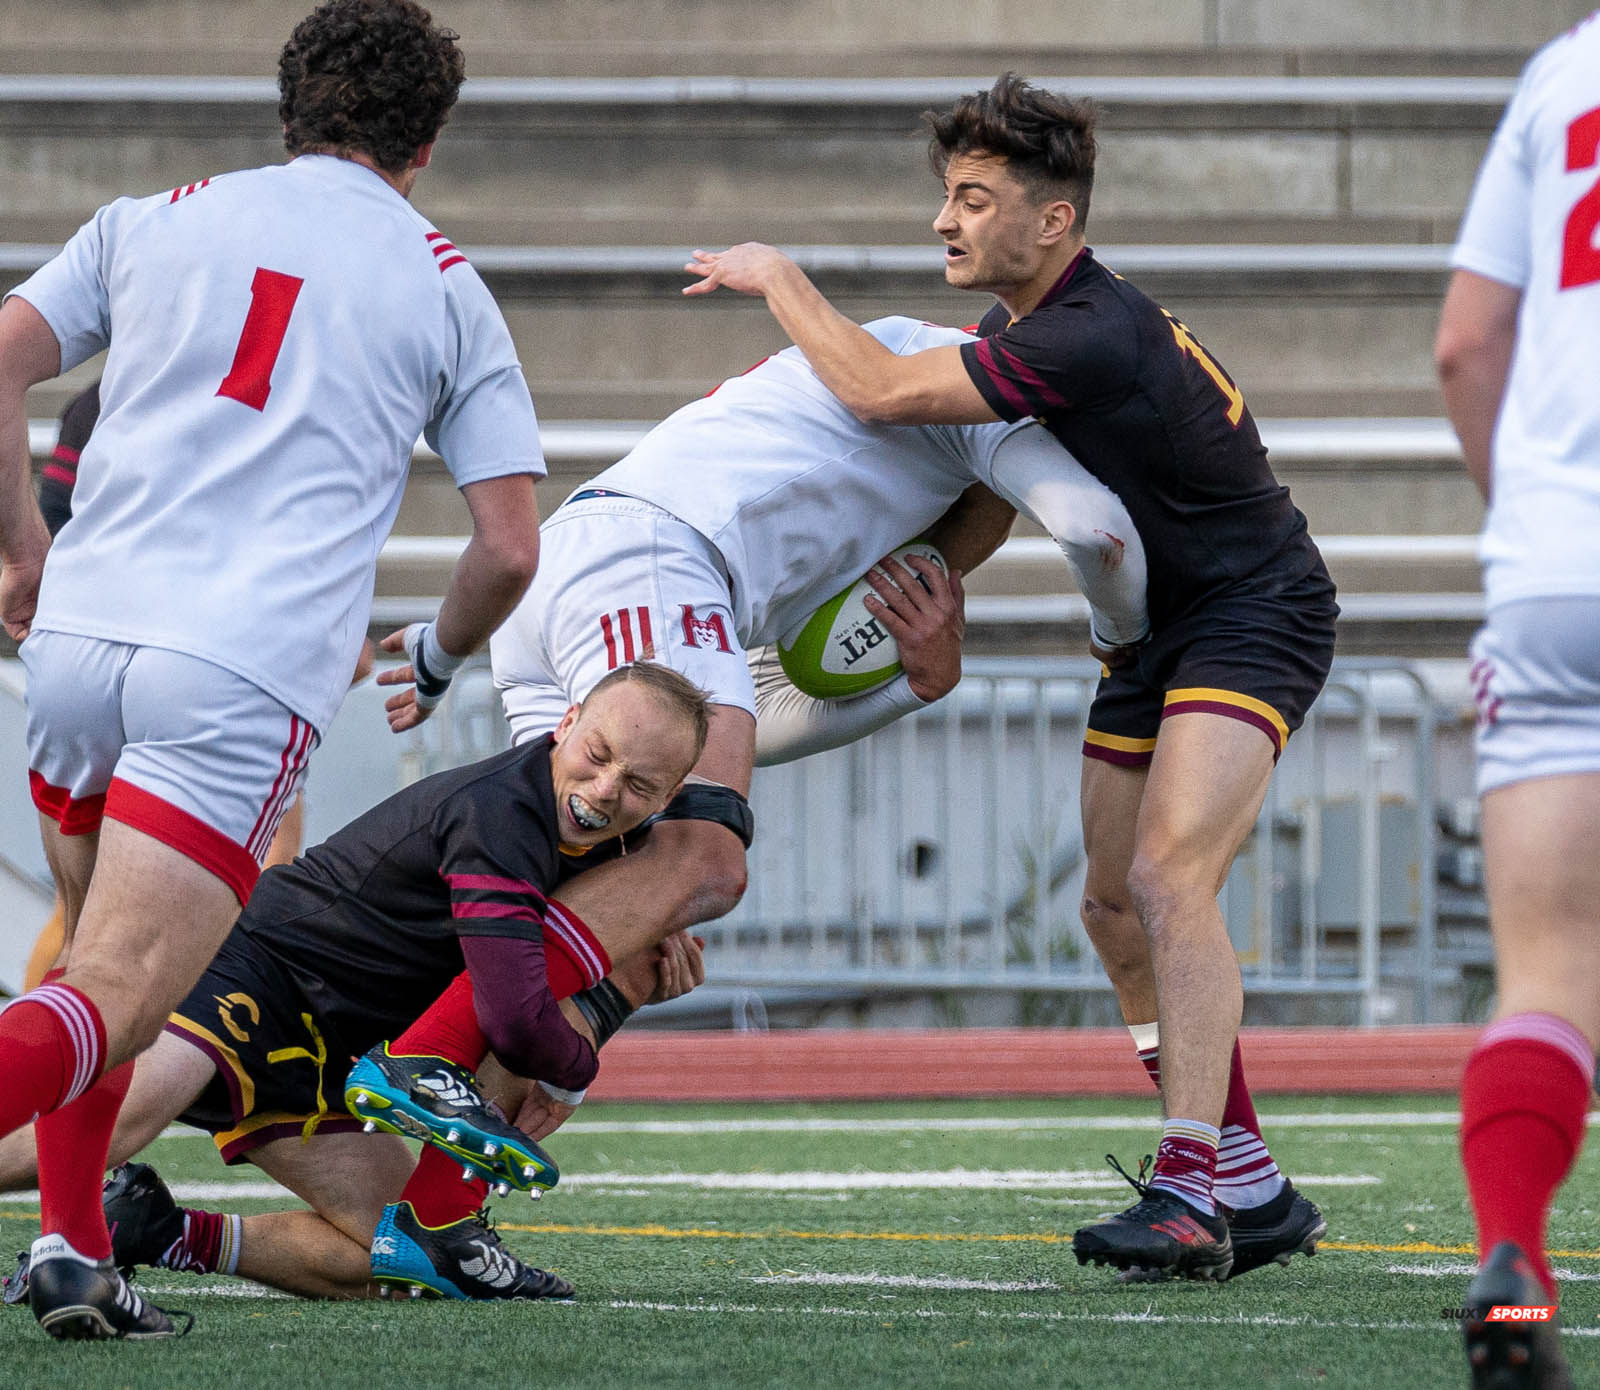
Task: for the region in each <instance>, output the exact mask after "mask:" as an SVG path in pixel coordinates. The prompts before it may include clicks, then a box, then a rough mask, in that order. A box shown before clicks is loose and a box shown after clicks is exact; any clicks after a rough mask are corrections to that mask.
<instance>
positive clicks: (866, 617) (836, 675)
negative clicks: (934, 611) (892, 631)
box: [778, 541, 950, 700]
mask: <svg viewBox="0 0 1600 1390" xmlns="http://www.w3.org/2000/svg"><path fill="white" fill-rule="evenodd" d="M908 555H919V556H921V557H922V558H923V559H925V560H928V561H929V562H930V563H932V564H934V565H937V566H938V567H939V569H940V570H941V571H942V572H944V573H946V574H948V573H949V572H950V571H949V566H948V565H946V564H945V562H944V556H942V555H941V554H939V552H938V550H936V549H935V548H934V547H933V546H932V545H930V544H929V543H928V542H927V541H912V542H910V544H908V545H902V546H901V547H900V548H899V549H898V550H896V551H894V558H895V559H896V560H899V561H900V563H901V564H905V560H906V556H908ZM912 572H913V573H915V571H912ZM918 582H919V583H920V582H921V581H920V580H919V581H918ZM872 592H873V590H872V585H870V584H869V583H867V581H866V578H865V576H863V577H862V578H860V579H858V580H856V582H855V583H854V584H852V585H850V586H849V587H848V588H846V589H841V590H840V591H839V592H838V593H836V594H835V595H834V596H833V597H832V598H831V599H829V600H828V601H827V602H826V603H825V604H823V605H822V607H821V608H819V609H817V611H816V612H815V613H813V614H812V615H811V616H810V617H809V618H807V619H806V622H805V626H804V627H802V628H801V629H800V631H799V632H797V633H795V634H793V636H792V637H791V638H790V639H788V640H780V641H779V643H778V661H779V663H780V664H781V665H782V667H783V673H784V675H786V676H788V677H789V679H790V680H791V681H793V682H794V684H795V687H796V689H798V690H801V691H803V692H804V693H805V694H807V695H810V696H811V697H812V698H813V699H817V700H839V699H845V698H848V697H849V696H851V695H864V694H866V693H867V691H869V690H876V689H877V688H878V687H879V686H881V685H887V684H888V683H889V682H890V681H892V680H893V679H894V678H895V677H896V676H898V675H899V674H900V648H899V646H898V645H897V644H896V642H895V640H894V638H893V637H891V636H890V635H889V630H888V629H887V628H886V627H884V625H883V624H882V622H880V621H879V620H878V619H877V618H875V617H873V616H872V614H871V613H870V612H869V611H868V610H867V605H866V602H865V600H866V599H867V598H868V596H869V595H872Z"/></svg>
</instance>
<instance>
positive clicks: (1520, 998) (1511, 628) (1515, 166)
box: [1437, 16, 1600, 1386]
mask: <svg viewBox="0 0 1600 1390" xmlns="http://www.w3.org/2000/svg"><path fill="white" fill-rule="evenodd" d="M1596 71H1600V17H1596V16H1591V17H1590V18H1589V19H1588V20H1586V21H1585V22H1584V23H1582V24H1580V25H1579V26H1578V27H1577V28H1575V29H1573V30H1571V31H1570V32H1569V33H1567V34H1565V35H1563V36H1562V37H1561V38H1558V39H1556V40H1555V41H1553V42H1552V43H1550V44H1548V45H1547V46H1546V47H1544V48H1543V49H1541V50H1540V51H1539V52H1538V53H1537V54H1536V55H1535V56H1534V58H1533V59H1532V60H1531V61H1530V62H1529V64H1528V66H1527V68H1526V69H1525V70H1524V72H1523V74H1522V79H1521V81H1520V83H1519V84H1518V86H1517V90H1516V93H1515V95H1514V96H1513V97H1512V99H1511V104H1510V105H1509V106H1508V107H1507V109H1506V113H1505V116H1504V118H1503V119H1502V121H1501V123H1500V128H1499V129H1498V131H1496V133H1495V137H1494V140H1493V142H1492V143H1491V145H1490V147H1489V152H1488V155H1487V156H1486V158H1485V159H1484V163H1483V167H1482V169H1481V170H1480V172H1479V175H1478V181H1477V186H1476V188H1475V189H1474V190H1473V194H1472V201H1471V204H1470V206H1469V207H1468V210H1467V215H1466V218H1465V220H1464V221H1463V223H1462V226H1461V233H1460V239H1459V241H1458V242H1457V244H1456V249H1455V255H1454V258H1453V262H1454V265H1455V267H1456V270H1455V274H1454V276H1453V277H1452V279H1451V282H1450V288H1449V291H1448V293H1447V295H1446V298H1445V303H1444V310H1443V314H1442V317H1441V321H1440V325H1439V338H1438V345H1437V356H1438V364H1439V375H1440V382H1441V385H1442V387H1443V389H1444V397H1445V406H1446V408H1447V410H1448V411H1449V414H1450V419H1451V422H1452V423H1453V424H1454V425H1455V428H1456V433H1457V434H1458V435H1459V436H1460V439H1461V450H1462V454H1463V456H1464V458H1465V460H1466V465H1467V469H1468V471H1469V472H1470V473H1471V475H1472V478H1473V480H1474V481H1475V482H1476V483H1477V485H1478V488H1479V490H1480V491H1481V492H1482V493H1483V495H1484V498H1485V499H1486V500H1487V502H1488V504H1489V512H1488V517H1487V520H1486V521H1485V524H1484V532H1483V544H1482V559H1483V577H1484V590H1485V597H1486V617H1485V622H1484V627H1483V630H1482V631H1481V632H1480V633H1479V634H1478V636H1477V638H1476V639H1475V641H1474V643H1473V656H1474V658H1475V661H1474V664H1473V667H1472V680H1473V684H1474V687H1475V694H1476V697H1477V702H1478V792H1479V795H1480V796H1481V797H1482V812H1483V847H1484V862H1485V875H1486V881H1487V887H1488V898H1489V922H1490V927H1491V929H1492V932H1493V936H1494V948H1495V968H1496V973H1497V977H1498V985H1499V997H1498V1001H1497V1004H1496V1008H1495V1018H1494V1021H1493V1022H1492V1023H1491V1024H1490V1025H1489V1027H1488V1028H1487V1029H1486V1030H1485V1031H1484V1033H1483V1035H1482V1036H1481V1037H1480V1038H1479V1040H1478V1044H1477V1046H1476V1048H1475V1049H1474V1050H1473V1053H1472V1056H1471V1058H1470V1059H1469V1060H1468V1062H1467V1069H1466V1074H1465V1077H1464V1078H1463V1081H1462V1095H1461V1158H1462V1165H1463V1167H1464V1168H1465V1170H1466V1177H1467V1187H1468V1191H1469V1193H1470V1194H1471V1198H1472V1206H1473V1211H1474V1212H1475V1214H1476V1216H1477V1222H1478V1249H1479V1255H1480V1259H1481V1261H1482V1264H1481V1267H1480V1270H1479V1273H1478V1275H1477V1277H1476V1278H1475V1279H1474V1280H1473V1281H1472V1283H1471V1285H1470V1286H1469V1288H1468V1291H1467V1297H1466V1301H1465V1305H1464V1306H1465V1307H1467V1308H1469V1309H1472V1310H1473V1316H1471V1317H1469V1318H1468V1320H1467V1322H1466V1323H1465V1325H1464V1331H1465V1335H1466V1342H1467V1351H1468V1357H1469V1360H1470V1362H1471V1365H1472V1375H1473V1382H1472V1383H1473V1384H1474V1385H1481V1386H1488V1385H1494V1386H1523V1385H1528V1386H1569V1385H1571V1384H1572V1379H1571V1376H1570V1374H1569V1372H1568V1371H1567V1368H1566V1366H1565V1363H1564V1361H1563V1359H1562V1356H1561V1351H1560V1347H1559V1342H1558V1338H1557V1336H1556V1333H1555V1327H1554V1324H1553V1323H1549V1322H1539V1321H1512V1322H1504V1321H1499V1320H1495V1321H1489V1320H1488V1319H1487V1317H1486V1312H1487V1310H1488V1309H1490V1308H1492V1307H1494V1306H1496V1305H1508V1304H1509V1305H1536V1306H1539V1307H1543V1308H1546V1309H1550V1308H1553V1305H1554V1304H1555V1302H1556V1285H1555V1279H1554V1277H1553V1275H1552V1273H1551V1270H1550V1266H1549V1263H1548V1260H1547V1258H1546V1255H1545V1223H1546V1218H1547V1216H1548V1213H1549V1207H1550V1202H1551V1200H1552V1198H1553V1196H1554V1194H1555V1191H1556V1189H1557V1188H1558V1187H1559V1186H1560V1184H1561V1182H1562V1181H1563V1180H1564V1179H1565V1177H1566V1175H1567V1174H1568V1173H1569V1172H1570V1171H1571V1168H1572V1165H1573V1163H1574V1161H1575V1160H1576V1158H1577V1155H1578V1150H1579V1148H1580V1146H1581V1145H1582V1143H1583V1135H1584V1117H1585V1112H1586V1111H1587V1109H1588V1106H1589V1103H1590V1100H1591V1099H1592V1097H1591V1095H1590V1091H1591V1088H1592V1085H1593V1081H1594V1065H1595V1048H1596V1046H1597V1045H1600V984H1597V981H1600V919H1597V917H1596V912H1595V903H1596V902H1597V901H1600V855H1597V854H1596V853H1595V850H1596V846H1597V845H1600V551H1597V550H1596V544H1595V538H1596V536H1597V535H1600V398H1597V396H1596V393H1595V382H1596V378H1597V376H1600V247H1597V245H1596V236H1595V233H1596V230H1597V228H1600V91H1597V88H1596V85H1595V73H1596Z"/></svg>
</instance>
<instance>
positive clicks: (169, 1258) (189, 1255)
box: [156, 1207, 244, 1274]
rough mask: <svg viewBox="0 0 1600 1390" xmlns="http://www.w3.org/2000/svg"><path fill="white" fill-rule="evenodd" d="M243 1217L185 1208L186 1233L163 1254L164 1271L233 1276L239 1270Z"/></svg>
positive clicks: (161, 1259) (160, 1262)
mask: <svg viewBox="0 0 1600 1390" xmlns="http://www.w3.org/2000/svg"><path fill="white" fill-rule="evenodd" d="M243 1231H244V1218H243V1217H240V1216H230V1215H228V1214H227V1213H226V1212H220V1211H198V1210H196V1209H195V1208H194V1207H185V1208H184V1209H183V1234H182V1235H181V1236H179V1237H178V1238H177V1240H175V1241H173V1242H172V1244H171V1245H169V1246H168V1247H167V1248H166V1249H165V1250H163V1251H162V1252H161V1257H160V1258H159V1259H158V1260H157V1261H156V1264H157V1266H158V1267H160V1268H161V1269H181V1270H183V1271H184V1272H185V1273H186V1274H233V1273H236V1272H237V1270H238V1268H239V1241H240V1237H241V1235H242V1234H243Z"/></svg>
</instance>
